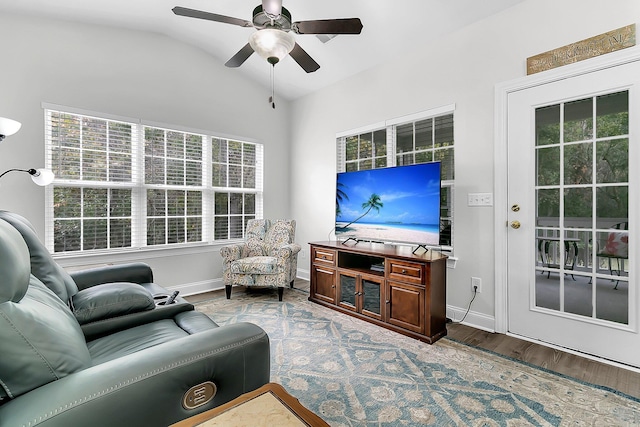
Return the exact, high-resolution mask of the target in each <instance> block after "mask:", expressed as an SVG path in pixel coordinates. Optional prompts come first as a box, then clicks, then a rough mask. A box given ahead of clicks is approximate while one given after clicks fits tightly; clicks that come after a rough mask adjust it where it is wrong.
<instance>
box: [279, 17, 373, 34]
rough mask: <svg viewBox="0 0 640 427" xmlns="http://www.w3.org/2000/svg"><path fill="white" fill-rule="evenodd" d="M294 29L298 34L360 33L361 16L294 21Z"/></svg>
mask: <svg viewBox="0 0 640 427" xmlns="http://www.w3.org/2000/svg"><path fill="white" fill-rule="evenodd" d="M292 28H293V30H294V31H295V32H296V33H298V34H360V32H361V31H362V21H360V18H340V19H320V20H316V21H300V22H294V23H293V26H292Z"/></svg>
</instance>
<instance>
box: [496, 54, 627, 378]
mask: <svg viewBox="0 0 640 427" xmlns="http://www.w3.org/2000/svg"><path fill="white" fill-rule="evenodd" d="M507 116H508V118H507V127H508V129H507V144H508V146H507V151H508V154H507V161H508V166H507V168H508V190H507V206H506V209H507V210H508V213H507V214H506V218H507V224H506V225H507V228H508V231H507V233H506V239H507V259H508V262H507V307H508V315H507V316H508V317H507V328H508V331H509V332H510V333H513V334H516V335H521V336H524V337H529V338H532V339H536V340H540V341H543V342H547V343H551V344H554V345H558V346H562V347H566V348H570V349H573V350H576V351H580V352H583V353H587V354H591V355H595V356H598V357H602V358H606V359H610V360H614V361H617V362H620V363H624V364H628V365H632V366H636V367H640V335H639V334H638V326H639V325H638V306H639V303H640V300H639V295H638V287H637V280H638V276H637V265H638V262H637V261H638V250H637V248H638V245H637V236H638V229H639V228H638V227H640V224H639V223H638V218H639V214H640V212H639V209H638V196H637V195H636V194H638V193H639V191H640V185H639V182H638V178H639V176H640V174H639V170H638V169H639V165H640V138H639V137H640V61H635V62H630V63H626V64H623V65H617V66H612V67H609V68H604V69H600V70H598V71H594V72H590V73H585V74H581V75H577V76H573V77H568V78H564V79H561V80H556V81H553V82H550V83H545V84H540V85H537V86H533V87H529V88H524V89H521V90H517V91H513V92H510V93H509V94H508V100H507Z"/></svg>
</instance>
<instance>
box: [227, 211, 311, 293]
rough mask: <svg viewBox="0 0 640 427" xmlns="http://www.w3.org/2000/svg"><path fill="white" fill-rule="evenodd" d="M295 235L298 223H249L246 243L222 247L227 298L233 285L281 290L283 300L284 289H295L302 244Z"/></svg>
mask: <svg viewBox="0 0 640 427" xmlns="http://www.w3.org/2000/svg"><path fill="white" fill-rule="evenodd" d="M295 232H296V221H295V220H284V219H279V220H275V221H271V220H268V219H251V220H249V221H247V229H246V232H245V242H244V243H240V244H235V245H229V246H224V247H222V248H220V255H222V264H223V265H222V268H223V280H224V285H225V291H226V294H227V299H229V298H231V287H232V286H233V285H242V286H269V287H272V288H275V287H277V288H278V299H279V300H280V301H282V295H283V292H284V288H285V286H287V284H289V285H290V286H291V287H292V288H293V281H294V280H295V278H296V272H297V269H298V252H300V245H298V244H297V243H294V238H295Z"/></svg>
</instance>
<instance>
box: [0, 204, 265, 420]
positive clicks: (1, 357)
mask: <svg viewBox="0 0 640 427" xmlns="http://www.w3.org/2000/svg"><path fill="white" fill-rule="evenodd" d="M168 294H169V293H168V292H167V291H166V289H164V288H162V287H160V286H158V285H156V284H154V283H153V277H152V275H151V270H150V269H149V268H148V266H146V265H144V264H140V263H136V264H130V265H124V266H113V267H111V266H110V267H104V268H99V269H93V270H90V271H84V272H79V273H74V274H73V276H72V275H69V274H67V273H66V272H65V271H64V270H63V269H62V268H60V267H59V266H58V265H57V264H56V263H55V262H54V260H53V259H52V257H51V255H50V254H49V253H48V251H46V249H45V248H44V247H43V246H42V245H41V243H40V242H39V241H38V239H37V237H36V236H35V232H34V231H33V228H32V227H31V225H30V224H29V223H28V221H26V220H25V219H24V218H22V217H20V216H18V215H16V214H13V213H10V212H6V211H0V426H2V427H4V426H11V427H18V426H46V427H54V426H60V427H62V426H65V427H69V426H72V427H73V426H90V427H102V426H105V427H106V426H167V425H169V424H172V423H175V422H177V421H179V420H182V419H185V418H188V417H191V416H193V415H195V414H197V413H200V412H203V411H206V410H208V409H211V408H213V407H216V406H219V405H221V404H223V403H226V402H228V401H229V400H232V399H234V398H235V397H237V396H239V395H240V394H243V393H246V392H248V391H251V390H254V389H256V388H258V387H260V386H262V385H263V384H265V383H267V382H269V372H270V351H269V338H268V336H267V334H266V333H265V332H264V331H263V330H262V329H261V328H260V327H258V326H257V325H253V324H250V323H237V324H233V325H227V326H222V327H219V326H218V325H217V324H216V323H215V322H213V321H212V320H211V319H210V318H209V317H207V316H206V315H204V314H202V313H200V312H197V311H195V310H194V307H193V305H191V304H189V303H188V302H186V301H185V300H184V299H182V298H177V299H176V302H174V303H173V304H168V305H167V304H162V303H163V302H166V301H167V296H168Z"/></svg>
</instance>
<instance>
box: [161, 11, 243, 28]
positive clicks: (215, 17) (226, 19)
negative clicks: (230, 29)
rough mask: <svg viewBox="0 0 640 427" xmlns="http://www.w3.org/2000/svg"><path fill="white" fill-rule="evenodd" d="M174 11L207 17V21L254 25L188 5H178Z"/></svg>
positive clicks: (186, 14) (177, 13)
mask: <svg viewBox="0 0 640 427" xmlns="http://www.w3.org/2000/svg"><path fill="white" fill-rule="evenodd" d="M171 10H173V13H175V14H176V15H180V16H186V17H188V18H199V19H206V20H207V21H216V22H223V23H225V24H231V25H238V26H240V27H253V24H252V23H251V22H249V21H247V20H244V19H239V18H232V17H230V16H224V15H218V14H216V13H210V12H203V11H201V10H195V9H188V8H186V7H181V6H176V7H174V8H173V9H171Z"/></svg>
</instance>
